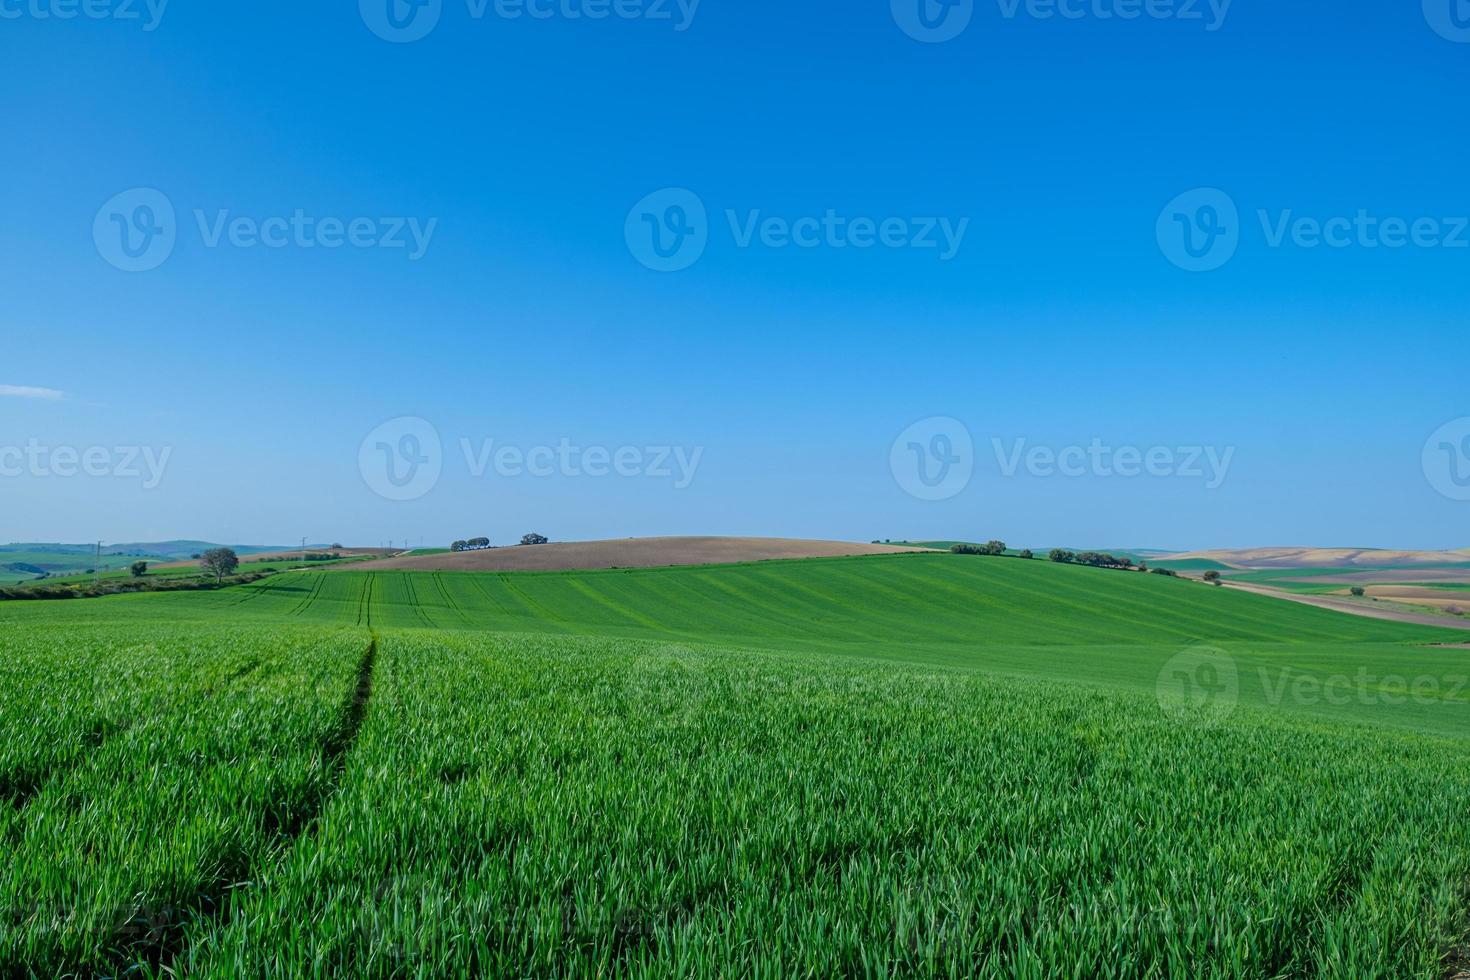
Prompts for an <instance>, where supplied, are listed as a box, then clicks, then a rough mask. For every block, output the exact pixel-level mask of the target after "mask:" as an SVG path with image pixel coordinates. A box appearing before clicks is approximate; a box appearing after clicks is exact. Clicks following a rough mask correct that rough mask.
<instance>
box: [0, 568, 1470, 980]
mask: <svg viewBox="0 0 1470 980" xmlns="http://www.w3.org/2000/svg"><path fill="white" fill-rule="evenodd" d="M1467 640H1470V633H1466V632H1457V631H1453V630H1442V629H1433V628H1428V627H1414V626H1404V625H1400V624H1395V623H1388V622H1380V621H1374V620H1368V619H1358V618H1353V617H1348V616H1344V615H1341V614H1337V613H1333V612H1329V611H1325V610H1319V609H1314V608H1311V607H1306V606H1300V605H1297V604H1294V603H1286V602H1281V601H1279V600H1273V599H1269V598H1265V597H1260V596H1255V595H1250V594H1245V593H1238V592H1232V591H1230V590H1222V589H1214V588H1211V587H1208V586H1204V585H1201V584H1198V583H1194V582H1189V581H1183V580H1176V579H1169V578H1165V577H1161V576H1150V575H1142V574H1138V573H1127V572H1121V571H1109V570H1099V569H1092V568H1081V567H1076V566H1063V565H1056V564H1053V563H1050V562H1045V561H1037V562H1022V561H1016V560H1007V559H985V558H973V557H959V556H950V555H943V554H940V555H911V556H909V555H905V556H895V557H879V558H862V559H833V560H824V561H807V562H769V563H761V564H756V565H744V566H726V567H706V568H669V569H650V570H630V571H606V572H583V573H542V574H525V573H522V574H512V575H502V574H491V573H443V574H439V573H427V572H420V573H401V572H397V573H395V572H377V573H375V572H367V571H354V570H348V569H344V570H333V571H302V572H289V573H285V574H281V575H277V576H273V577H271V578H269V579H266V580H262V581H261V582H258V583H254V584H252V585H249V586H243V587H237V588H232V589H227V590H224V591H220V592H202V593H175V594H141V595H127V596H115V597H109V598H104V599H95V600H85V601H72V602H33V603H19V602H14V603H0V797H3V798H4V799H6V800H8V801H9V805H8V806H3V805H0V834H3V835H4V842H5V845H6V848H7V851H8V852H9V853H10V854H11V855H12V860H11V861H10V862H9V866H8V868H6V869H4V870H3V871H0V974H4V975H21V976H25V975H37V976H51V975H56V974H60V973H72V974H84V975H86V974H93V973H103V974H111V973H117V972H121V971H124V970H126V969H128V968H129V967H137V968H138V970H137V971H136V972H137V973H138V974H139V975H159V974H161V973H163V972H165V971H168V970H173V971H179V972H183V973H185V974H186V975H190V976H194V975H198V976H221V977H223V976H238V975H255V976H279V977H297V976H329V975H330V976H337V975H354V976H381V977H389V976H423V977H436V976H448V975H463V974H478V975H494V976H503V975H515V976H530V975H538V976H539V975H560V976H593V975H643V976H670V975H672V976H711V977H714V976H737V975H741V976H743V975H765V976H773V977H775V976H779V977H785V976H798V975H806V976H833V975H863V976H889V975H908V976H956V977H962V976H996V977H1001V976H1005V977H1011V976H1019V977H1036V978H1042V977H1051V976H1058V975H1066V976H1075V977H1120V978H1121V977H1140V976H1141V977H1170V976H1179V975H1189V976H1199V977H1237V976H1241V977H1243V976H1251V977H1256V976H1261V977H1276V976H1281V977H1286V976H1331V977H1385V978H1388V977H1424V978H1434V980H1438V978H1440V977H1443V976H1444V975H1445V973H1446V969H1447V965H1446V964H1447V959H1446V958H1447V957H1449V956H1450V955H1451V954H1452V953H1453V951H1454V950H1455V949H1456V947H1457V946H1458V945H1459V944H1460V943H1461V942H1462V941H1463V940H1464V938H1465V936H1466V934H1467V926H1470V919H1467V909H1470V821H1467V820H1466V819H1465V814H1466V809H1467V804H1470V680H1467V679H1466V676H1465V675H1466V674H1467V673H1470V651H1467V650H1457V649H1452V648H1446V647H1442V646H1436V645H1435V644H1443V643H1452V642H1462V643H1463V642H1466V641H1467Z"/></svg>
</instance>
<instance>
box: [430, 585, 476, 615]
mask: <svg viewBox="0 0 1470 980" xmlns="http://www.w3.org/2000/svg"><path fill="white" fill-rule="evenodd" d="M434 585H435V586H437V587H438V589H439V594H440V595H442V596H443V597H444V601H445V602H446V603H448V605H449V608H450V609H453V610H454V611H455V613H456V614H457V615H458V616H459V618H460V619H462V620H463V621H464V624H465V625H466V626H473V625H474V621H473V620H471V619H470V617H468V616H466V615H465V611H464V610H463V609H461V608H460V605H459V603H457V602H455V601H454V597H453V596H451V595H450V594H449V590H448V589H447V588H445V587H444V573H443V572H435V573H434Z"/></svg>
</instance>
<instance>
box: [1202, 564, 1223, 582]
mask: <svg viewBox="0 0 1470 980" xmlns="http://www.w3.org/2000/svg"><path fill="white" fill-rule="evenodd" d="M1205 581H1206V582H1209V583H1210V584H1211V585H1219V584H1221V583H1220V573H1219V572H1217V571H1215V570H1214V569H1213V568H1212V569H1210V570H1209V571H1208V572H1205Z"/></svg>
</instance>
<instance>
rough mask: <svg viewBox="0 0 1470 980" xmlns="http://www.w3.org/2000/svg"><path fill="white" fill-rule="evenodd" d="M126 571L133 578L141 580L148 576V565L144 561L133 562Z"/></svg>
mask: <svg viewBox="0 0 1470 980" xmlns="http://www.w3.org/2000/svg"><path fill="white" fill-rule="evenodd" d="M128 571H130V572H132V573H133V578H142V577H143V576H144V575H147V574H148V563H147V562H146V561H135V562H133V563H132V564H131V565H129V566H128Z"/></svg>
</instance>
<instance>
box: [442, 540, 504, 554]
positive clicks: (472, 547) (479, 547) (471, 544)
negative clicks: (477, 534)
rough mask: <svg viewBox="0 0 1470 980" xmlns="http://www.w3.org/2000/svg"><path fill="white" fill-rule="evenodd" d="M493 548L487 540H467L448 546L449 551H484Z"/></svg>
mask: <svg viewBox="0 0 1470 980" xmlns="http://www.w3.org/2000/svg"><path fill="white" fill-rule="evenodd" d="M491 547H494V546H493V545H491V544H490V539H489V538H469V539H468V540H465V541H456V542H454V544H452V545H450V546H449V550H450V551H485V550H486V549H488V548H491Z"/></svg>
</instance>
